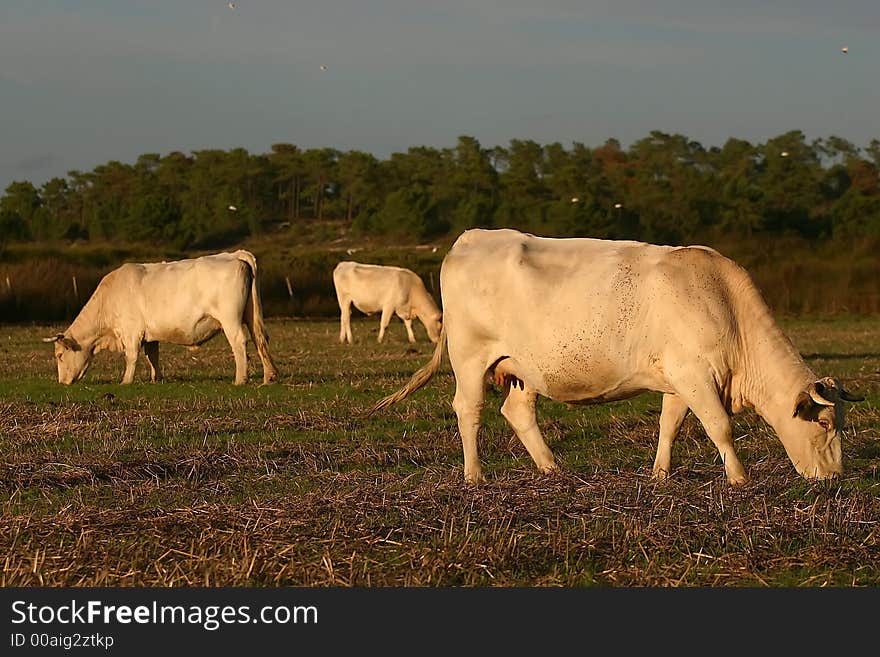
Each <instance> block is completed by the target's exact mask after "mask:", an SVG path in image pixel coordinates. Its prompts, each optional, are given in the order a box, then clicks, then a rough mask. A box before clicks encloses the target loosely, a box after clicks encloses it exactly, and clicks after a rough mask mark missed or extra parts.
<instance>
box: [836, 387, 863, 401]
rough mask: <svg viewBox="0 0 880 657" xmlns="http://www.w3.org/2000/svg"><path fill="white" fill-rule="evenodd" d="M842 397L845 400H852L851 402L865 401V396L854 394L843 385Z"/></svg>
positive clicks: (841, 388)
mask: <svg viewBox="0 0 880 657" xmlns="http://www.w3.org/2000/svg"><path fill="white" fill-rule="evenodd" d="M840 398H841V399H842V400H843V401H850V402H859V401H865V397H864V396H859V395H854V394H853V393H851V392H850V391H849V390H847V389H846V388H844V387H843V386H841V387H840Z"/></svg>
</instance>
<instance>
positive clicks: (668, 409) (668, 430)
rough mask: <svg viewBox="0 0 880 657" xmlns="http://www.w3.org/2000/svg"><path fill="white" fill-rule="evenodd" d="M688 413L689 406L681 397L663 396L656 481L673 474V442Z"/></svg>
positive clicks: (655, 458) (655, 467) (655, 463)
mask: <svg viewBox="0 0 880 657" xmlns="http://www.w3.org/2000/svg"><path fill="white" fill-rule="evenodd" d="M687 413H688V407H687V404H685V403H684V400H683V399H682V398H681V397H679V396H678V395H675V394H671V393H667V394H665V395H663V405H662V406H661V410H660V439H659V441H658V442H657V456H655V457H654V469H653V476H654V478H655V479H666V478H667V477H668V476H669V474H670V473H671V472H672V442H673V441H674V440H675V436H676V435H678V430H679V429H680V428H681V423H682V422H684V418H685V416H686V415H687Z"/></svg>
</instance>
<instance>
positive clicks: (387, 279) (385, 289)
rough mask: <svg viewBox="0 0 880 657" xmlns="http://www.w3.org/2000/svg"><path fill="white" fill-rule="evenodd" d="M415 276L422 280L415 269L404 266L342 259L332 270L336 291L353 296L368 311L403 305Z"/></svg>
mask: <svg viewBox="0 0 880 657" xmlns="http://www.w3.org/2000/svg"><path fill="white" fill-rule="evenodd" d="M413 277H415V279H416V280H417V281H418V282H421V279H419V278H418V276H416V275H415V274H414V273H413V272H411V271H409V270H407V269H403V268H402V267H394V266H390V265H372V264H363V263H359V262H352V261H343V262H340V263H339V264H338V265H336V268H335V269H334V270H333V283H334V285H335V287H336V290H337V294H342V296H344V297H347V298H349V299H351V300H352V302H353V303H354V305H355V306H356V307H357V308H358V309H359V310H361V311H362V312H365V313H374V312H378V311H380V310H382V308H383V307H384V306H385V305H386V304H390V305H391V306H392V307H397V306H400V305H404V304H405V303H406V302H407V301H408V300H409V295H410V290H411V289H412V287H413V285H414V283H415V281H414V280H413Z"/></svg>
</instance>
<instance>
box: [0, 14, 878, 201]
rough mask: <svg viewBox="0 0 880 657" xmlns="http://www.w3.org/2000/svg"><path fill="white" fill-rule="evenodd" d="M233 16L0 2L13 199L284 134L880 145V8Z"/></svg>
mask: <svg viewBox="0 0 880 657" xmlns="http://www.w3.org/2000/svg"><path fill="white" fill-rule="evenodd" d="M235 4H236V8H235V9H234V10H232V9H229V7H228V6H227V0H151V1H146V0H66V1H64V0H0V191H2V190H3V189H5V188H6V186H7V185H8V184H9V183H10V182H11V181H13V180H31V181H32V182H34V183H36V184H38V185H39V184H42V183H43V182H45V181H46V180H48V179H49V178H51V177H52V176H64V175H65V174H66V173H67V171H69V170H71V169H79V170H91V169H92V168H94V167H95V166H96V165H98V164H102V163H104V162H107V161H108V160H120V161H122V162H134V161H135V160H136V158H137V157H138V155H140V154H142V153H160V154H162V155H165V154H167V153H168V152H170V151H173V150H181V151H184V152H189V151H192V150H198V149H202V148H222V149H228V148H234V147H244V148H246V149H248V150H249V151H250V152H253V153H262V152H267V151H268V150H269V148H270V146H271V144H273V143H277V142H289V143H293V144H297V145H298V146H300V147H302V148H313V147H323V146H329V147H335V148H339V149H341V150H351V149H358V150H364V151H368V152H371V153H373V154H374V155H376V156H377V157H382V158H384V157H387V156H388V155H389V154H390V153H392V152H395V151H405V150H406V149H407V148H409V147H410V146H417V145H427V146H436V147H440V148H442V147H451V146H454V145H455V143H456V140H457V138H458V136H459V135H469V136H472V137H475V138H477V139H478V140H479V141H480V143H481V144H482V145H483V146H486V147H488V146H496V145H507V144H508V143H509V142H510V140H511V139H534V140H536V141H538V142H539V143H542V144H546V143H550V142H554V141H558V142H561V143H562V144H563V145H565V146H566V147H569V146H570V145H571V143H572V142H574V141H578V142H582V143H584V144H586V145H588V146H598V145H600V144H602V143H603V142H604V141H605V140H606V139H608V138H611V137H613V138H616V139H618V140H620V141H621V143H623V145H624V146H628V145H629V144H631V143H632V142H633V141H635V140H637V139H640V138H642V137H645V136H647V135H648V134H649V133H650V131H651V130H662V131H664V132H670V133H681V134H684V135H686V136H688V137H689V138H691V139H695V140H697V141H699V142H700V143H702V144H703V145H704V146H706V147H709V146H713V145H715V146H720V145H722V144H723V143H724V142H725V141H726V140H727V139H728V138H729V137H738V138H741V139H747V140H749V141H752V142H753V143H757V142H762V141H765V140H766V139H768V138H770V137H774V136H776V135H779V134H781V133H783V132H787V131H788V130H793V129H799V130H802V131H803V132H804V133H805V134H806V136H807V138H808V139H814V138H817V137H827V136H831V135H836V136H839V137H843V138H846V139H849V140H850V141H852V142H854V143H855V144H856V145H857V146H865V145H867V143H868V142H869V141H870V140H871V139H872V138H880V1H878V0H837V1H835V2H833V3H832V2H828V1H827V0H824V1H821V2H820V1H818V0H805V1H800V2H795V1H794V0H782V1H773V0H763V1H760V2H759V1H757V0H738V1H737V2H719V1H717V0H655V1H654V2H645V1H636V0H608V1H601V2H592V1H590V0H580V1H576V0H540V2H538V1H536V0H531V1H530V2H526V1H525V0H506V1H505V0H443V1H442V2H436V1H435V2H425V1H424V0H315V1H313V2H304V1H298V0H236V2H235ZM844 46H846V47H848V48H849V52H848V53H847V54H843V53H841V48H842V47H844ZM322 66H325V67H326V70H322V68H321V67H322Z"/></svg>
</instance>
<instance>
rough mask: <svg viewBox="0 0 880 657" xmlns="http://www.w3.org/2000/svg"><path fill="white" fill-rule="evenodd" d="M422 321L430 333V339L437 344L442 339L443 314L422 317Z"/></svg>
mask: <svg viewBox="0 0 880 657" xmlns="http://www.w3.org/2000/svg"><path fill="white" fill-rule="evenodd" d="M421 320H422V324H424V325H425V329H426V330H427V331H428V338H430V340H431V342H433V343H434V344H437V340H439V339H440V329H442V328H443V314H442V313H440V312H437V313H432V314H431V315H429V316H428V317H422V318H421Z"/></svg>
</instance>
